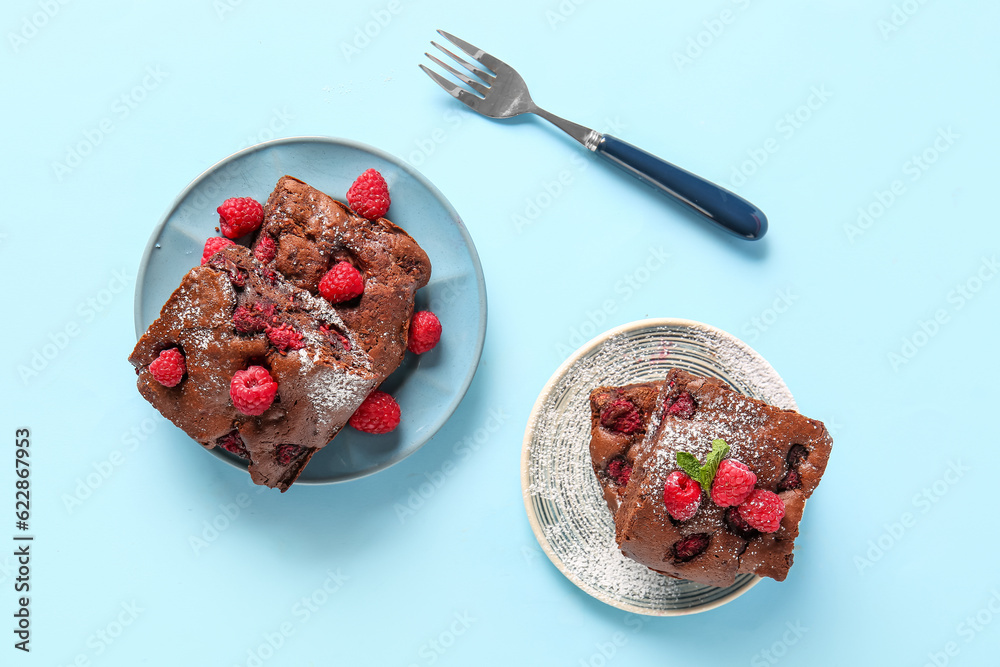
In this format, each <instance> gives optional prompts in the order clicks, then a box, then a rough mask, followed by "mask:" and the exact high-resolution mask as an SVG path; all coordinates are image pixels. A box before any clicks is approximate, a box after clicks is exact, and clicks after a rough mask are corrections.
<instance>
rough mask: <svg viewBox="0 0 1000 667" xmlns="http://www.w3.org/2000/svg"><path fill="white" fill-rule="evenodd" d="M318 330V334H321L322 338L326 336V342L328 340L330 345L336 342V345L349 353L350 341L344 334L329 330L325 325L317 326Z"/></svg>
mask: <svg viewBox="0 0 1000 667" xmlns="http://www.w3.org/2000/svg"><path fill="white" fill-rule="evenodd" d="M319 330H320V333H322V334H323V335H324V336H326V338H327V340H329V341H330V342H331V343H332V342H333V341H337V342H338V343H340V344H341V345H342V346H343V347H344V350H346V351H350V349H351V341H349V340H347V336H345V335H344V334H342V333H340V332H339V331H337V330H336V329H331V328H330V326H329V325H327V324H321V325H319Z"/></svg>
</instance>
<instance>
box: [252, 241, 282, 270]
mask: <svg viewBox="0 0 1000 667" xmlns="http://www.w3.org/2000/svg"><path fill="white" fill-rule="evenodd" d="M277 254H278V246H277V245H276V244H275V243H274V239H273V238H272V237H270V236H268V235H267V234H261V236H260V238H259V239H257V247H256V248H254V249H253V256H254V257H256V258H257V261H258V262H260V263H261V264H267V263H268V262H270V261H271V260H272V259H274V258H275V256H276V255H277Z"/></svg>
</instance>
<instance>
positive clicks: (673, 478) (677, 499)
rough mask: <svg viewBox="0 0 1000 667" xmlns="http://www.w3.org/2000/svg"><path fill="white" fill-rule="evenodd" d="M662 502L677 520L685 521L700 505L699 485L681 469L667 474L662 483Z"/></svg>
mask: <svg viewBox="0 0 1000 667" xmlns="http://www.w3.org/2000/svg"><path fill="white" fill-rule="evenodd" d="M663 504H664V505H666V506H667V512H668V513H669V514H670V516H672V517H674V519H676V520H677V521H687V520H688V519H690V518H691V517H693V516H694V515H695V514H697V512H698V507H699V506H700V505H701V485H700V484H698V482H696V481H694V480H693V479H691V477H690V476H689V475H688V474H687V473H685V472H684V471H683V470H675V471H673V472H672V473H670V474H669V475H667V483H666V484H664V485H663Z"/></svg>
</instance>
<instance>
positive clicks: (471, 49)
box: [438, 30, 504, 73]
mask: <svg viewBox="0 0 1000 667" xmlns="http://www.w3.org/2000/svg"><path fill="white" fill-rule="evenodd" d="M438 34H439V35H441V36H442V37H444V38H445V39H447V40H448V41H449V42H451V43H452V44H454V45H455V46H457V47H458V48H460V49H462V50H463V51H465V52H466V53H467V54H469V55H470V56H471V57H472V58H473V59H474V60H478V61H479V62H480V63H482V64H483V65H486V67H488V68H489V69H490V70H492V71H493V72H494V73H496V71H497V67H498V66H502V65H503V64H504V63H503V61H502V60H500V59H498V58H494V57H493V56H491V55H490V54H488V53H486V52H485V51H483V50H482V49H480V48H478V47H475V46H473V45H472V44H469V43H468V42H467V41H465V40H464V39H459V38H458V37H455V36H454V35H452V34H450V33H447V32H445V31H444V30H438Z"/></svg>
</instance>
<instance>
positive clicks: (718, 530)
mask: <svg viewBox="0 0 1000 667" xmlns="http://www.w3.org/2000/svg"><path fill="white" fill-rule="evenodd" d="M637 386H638V387H645V389H644V391H647V392H649V391H657V392H658V394H659V398H658V399H657V402H656V406H655V409H654V410H652V411H651V412H650V413H649V416H648V417H646V416H644V419H645V420H646V423H647V429H646V430H647V433H646V435H645V437H643V438H642V439H641V440H636V441H634V442H632V443H630V445H629V449H628V454H627V455H628V456H629V457H630V458H631V460H632V462H633V463H632V465H633V467H632V470H631V474H630V476H629V480H628V483H627V484H626V485H625V489H624V491H623V492H622V491H621V490H617V491H616V494H617V496H618V498H619V507H618V509H617V511H616V513H615V527H616V535H615V538H616V541H617V542H618V545H619V547H620V548H621V550H622V553H624V554H625V555H626V556H628V557H629V558H632V559H633V560H635V561H637V562H639V563H642V564H643V565H646V566H647V567H649V568H651V569H654V570H657V571H659V572H663V573H665V574H668V575H670V576H674V577H678V578H682V579H689V580H691V581H696V582H700V583H705V584H710V585H713V586H728V585H731V584H732V583H733V582H734V581H735V578H736V575H737V574H738V573H754V574H758V575H761V576H767V577H771V578H773V579H777V580H778V581H782V580H784V579H785V576H786V575H787V573H788V568H789V567H790V566H791V564H792V548H793V546H794V541H795V538H796V537H797V536H798V525H799V521H800V520H801V518H802V510H803V507H804V505H805V500H806V498H808V497H809V496H810V495H811V494H812V492H813V490H815V488H816V485H817V484H819V481H820V478H821V477H822V475H823V472H824V470H825V468H826V464H827V460H828V458H829V455H830V449H831V446H832V439H831V438H830V435H829V433H828V432H827V430H826V428H825V427H824V426H823V424H822V423H821V422H819V421H816V420H813V419H809V418H807V417H803V416H802V415H800V414H798V413H797V412H794V411H792V410H782V409H780V408H776V407H773V406H770V405H767V404H766V403H764V402H762V401H758V400H756V399H752V398H749V397H746V396H743V395H742V394H739V393H738V392H736V391H734V390H732V389H731V388H730V387H729V386H728V385H727V384H726V383H725V382H723V381H721V380H717V379H714V378H706V377H701V376H697V375H693V374H691V373H688V372H686V371H682V370H679V369H671V370H670V371H669V372H668V374H667V378H666V380H665V382H664V383H662V384H659V383H658V384H654V385H653V389H650V388H649V385H633V386H632V387H637ZM618 390H619V391H621V392H623V393H625V394H626V395H627V394H628V392H629V391H630V390H632V388H630V387H622V388H618ZM607 391H608V388H599V389H596V390H595V391H594V394H592V415H594V416H596V417H597V421H595V422H594V434H593V437H592V441H593V440H595V439H596V440H598V441H599V442H600V441H607V439H608V438H609V435H608V431H609V430H613V429H609V427H608V426H607V425H604V424H602V423H600V412H597V411H595V408H597V406H598V405H600V404H601V402H600V400H597V402H596V403H595V401H594V399H595V398H596V399H600V396H601V395H603V394H604V393H607ZM632 391H634V390H632ZM615 437H618V436H615ZM715 439H723V440H725V441H726V442H727V443H728V444H729V446H730V451H729V455H728V456H729V458H732V459H735V460H736V461H739V462H741V463H743V464H745V465H747V466H748V467H749V468H750V470H752V471H753V472H754V473H755V474H756V476H757V482H756V488H759V489H766V490H769V491H773V492H775V493H777V494H778V496H779V497H780V498H781V499H782V501H783V502H784V506H785V514H784V517H783V518H782V520H781V525H780V527H779V528H778V530H777V531H776V532H774V533H761V532H759V531H757V530H754V529H753V528H751V527H750V526H748V525H747V524H746V523H745V522H744V521H742V520H741V518H740V516H739V515H738V514H737V513H736V510H735V508H723V507H719V506H718V505H716V504H715V503H714V502H712V500H711V498H710V497H709V494H707V493H704V492H702V496H701V504H700V506H699V509H698V511H697V513H696V514H695V515H694V517H693V518H691V519H689V520H687V521H676V520H675V519H673V518H672V517H671V516H670V515H669V513H668V512H667V510H666V506H665V505H664V502H663V488H664V484H665V483H666V478H667V475H669V474H670V473H671V472H673V471H675V470H679V469H680V467H679V466H678V464H677V460H676V456H677V453H678V452H682V451H683V452H688V453H690V454H692V455H694V456H695V457H696V458H698V459H699V460H700V461H705V460H706V459H707V456H708V453H709V452H710V451H711V449H712V441H713V440H715ZM593 451H594V449H593V445H592V452H593ZM608 463H609V462H606V460H605V459H602V460H601V461H598V460H596V459H595V460H594V466H595V471H597V477H598V481H599V482H600V481H601V480H602V474H601V466H602V465H603V466H604V468H603V470H604V474H605V477H607V476H608V475H609V472H608V471H607V465H608ZM605 497H607V493H605ZM610 504H611V503H610V502H609V505H610Z"/></svg>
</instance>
